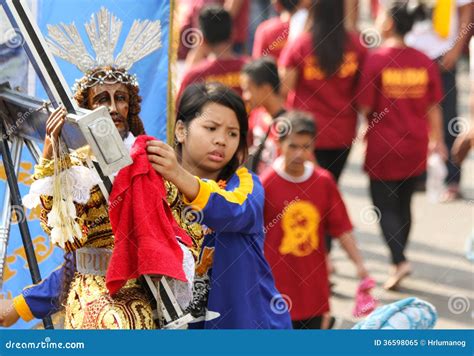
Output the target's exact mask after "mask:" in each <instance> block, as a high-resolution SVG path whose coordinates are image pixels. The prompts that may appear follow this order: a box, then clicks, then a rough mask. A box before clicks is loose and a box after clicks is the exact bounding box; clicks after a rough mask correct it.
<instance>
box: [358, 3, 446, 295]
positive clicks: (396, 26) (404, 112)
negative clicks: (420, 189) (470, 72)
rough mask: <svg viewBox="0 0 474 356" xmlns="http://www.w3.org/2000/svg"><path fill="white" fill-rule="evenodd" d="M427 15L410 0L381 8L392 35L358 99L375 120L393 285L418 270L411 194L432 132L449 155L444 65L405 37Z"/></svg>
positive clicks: (372, 167) (376, 180)
mask: <svg viewBox="0 0 474 356" xmlns="http://www.w3.org/2000/svg"><path fill="white" fill-rule="evenodd" d="M422 15H423V13H422V7H417V8H413V9H412V8H411V7H410V6H409V5H408V4H406V3H398V2H394V3H392V5H389V6H388V7H383V8H382V9H381V11H380V12H379V17H378V18H377V23H378V24H379V27H380V28H381V32H382V36H383V37H384V40H385V41H384V43H383V44H382V46H381V47H380V48H378V49H377V50H375V51H374V52H372V53H371V54H370V55H369V56H368V58H367V61H366V63H365V65H364V67H363V69H362V74H361V80H360V83H359V89H358V97H357V101H358V104H359V106H360V108H361V111H362V113H363V114H364V115H365V116H366V117H367V119H368V121H369V126H368V128H367V130H366V133H365V138H366V140H367V151H366V156H365V164H364V169H365V171H366V172H367V174H368V175H369V178H370V194H371V196H372V201H373V203H374V206H375V207H376V208H377V209H378V210H379V212H380V226H381V228H382V232H383V235H384V238H385V240H386V242H387V245H388V247H389V249H390V253H391V257H392V264H393V266H392V271H391V273H390V276H389V278H388V280H387V281H386V283H385V285H384V287H385V289H394V288H395V287H396V286H397V285H398V284H399V283H400V281H401V280H402V279H403V278H404V277H405V276H407V275H408V274H410V273H411V267H410V264H409V262H408V261H407V259H406V256H405V253H404V252H405V248H406V246H407V243H408V236H409V234H410V228H411V222H412V220H411V198H412V196H413V192H414V190H415V183H416V178H417V177H418V176H419V175H421V174H422V173H423V172H424V171H425V169H426V161H427V154H428V146H429V141H430V139H431V149H432V150H433V151H434V152H437V153H438V154H440V155H441V156H442V157H443V158H445V157H446V156H447V150H446V146H445V144H444V138H443V130H442V116H441V109H440V106H439V103H440V101H441V100H442V98H443V92H442V89H441V79H440V74H439V70H438V66H437V64H436V63H435V62H433V61H432V60H431V59H429V58H428V57H427V56H426V55H424V54H423V53H421V52H420V51H418V50H416V49H414V48H411V47H407V45H406V44H405V42H404V36H405V35H406V33H408V32H409V31H410V29H411V28H412V26H413V23H414V22H415V21H416V20H417V19H418V18H419V16H422ZM430 134H431V137H430Z"/></svg>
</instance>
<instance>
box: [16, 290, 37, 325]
mask: <svg viewBox="0 0 474 356" xmlns="http://www.w3.org/2000/svg"><path fill="white" fill-rule="evenodd" d="M13 306H14V307H15V310H16V312H17V313H18V315H20V317H21V318H22V319H23V320H24V321H30V320H33V319H34V318H35V317H34V315H33V313H32V312H31V309H30V307H29V306H28V304H27V303H26V300H25V297H24V296H23V294H20V295H18V296H16V297H15V298H13Z"/></svg>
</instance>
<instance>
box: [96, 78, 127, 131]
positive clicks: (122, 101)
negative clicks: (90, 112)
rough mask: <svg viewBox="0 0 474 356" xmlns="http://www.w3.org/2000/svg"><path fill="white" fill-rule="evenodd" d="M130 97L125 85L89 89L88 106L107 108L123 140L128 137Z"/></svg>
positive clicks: (98, 86) (118, 84) (105, 85)
mask: <svg viewBox="0 0 474 356" xmlns="http://www.w3.org/2000/svg"><path fill="white" fill-rule="evenodd" d="M129 103H130V95H129V92H128V88H127V86H126V85H125V84H122V83H116V84H98V85H95V86H93V87H91V88H90V89H89V97H88V104H89V108H90V109H96V108H98V107H100V106H106V107H107V108H108V109H109V113H110V116H111V117H112V120H113V121H114V124H115V127H116V128H117V130H118V131H119V133H120V136H121V137H122V139H125V138H126V137H127V136H128V133H129V131H130V127H129V124H128V109H129Z"/></svg>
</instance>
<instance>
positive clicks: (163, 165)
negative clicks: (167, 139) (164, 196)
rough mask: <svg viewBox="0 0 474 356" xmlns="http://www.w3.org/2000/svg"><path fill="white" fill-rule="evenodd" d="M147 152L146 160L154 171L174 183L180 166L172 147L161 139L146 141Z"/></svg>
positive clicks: (179, 171)
mask: <svg viewBox="0 0 474 356" xmlns="http://www.w3.org/2000/svg"><path fill="white" fill-rule="evenodd" d="M147 153H148V160H149V161H150V163H151V165H152V167H153V168H154V169H155V171H157V172H158V173H159V174H161V176H162V177H163V178H164V179H166V180H168V181H170V182H171V183H174V184H176V181H177V179H178V178H179V175H180V173H181V170H182V168H181V165H180V164H179V163H178V159H177V157H176V153H175V151H174V149H173V148H172V147H171V146H170V145H168V144H166V143H164V142H162V141H157V140H154V141H148V142H147Z"/></svg>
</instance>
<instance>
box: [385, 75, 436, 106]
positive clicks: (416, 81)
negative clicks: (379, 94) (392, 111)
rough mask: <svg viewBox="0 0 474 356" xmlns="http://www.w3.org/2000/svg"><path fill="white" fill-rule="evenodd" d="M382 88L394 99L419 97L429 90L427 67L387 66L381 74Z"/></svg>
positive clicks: (386, 94)
mask: <svg viewBox="0 0 474 356" xmlns="http://www.w3.org/2000/svg"><path fill="white" fill-rule="evenodd" d="M381 80H382V90H383V93H384V95H385V96H386V97H388V98H393V99H419V98H421V97H423V96H424V95H425V94H426V92H427V90H428V71H427V69H426V68H391V67H389V68H385V69H384V70H383V71H382V75H381Z"/></svg>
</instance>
